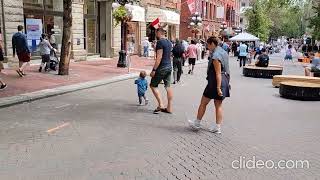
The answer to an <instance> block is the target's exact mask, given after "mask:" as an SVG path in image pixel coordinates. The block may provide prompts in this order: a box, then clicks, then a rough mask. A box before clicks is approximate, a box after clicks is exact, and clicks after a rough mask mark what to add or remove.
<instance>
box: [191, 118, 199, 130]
mask: <svg viewBox="0 0 320 180" xmlns="http://www.w3.org/2000/svg"><path fill="white" fill-rule="evenodd" d="M188 122H189V126H190V127H191V128H192V129H193V130H196V131H198V130H199V129H200V128H201V124H200V120H188Z"/></svg>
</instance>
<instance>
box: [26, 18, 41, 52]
mask: <svg viewBox="0 0 320 180" xmlns="http://www.w3.org/2000/svg"><path fill="white" fill-rule="evenodd" d="M26 30H27V39H28V45H29V46H30V47H32V50H33V51H35V50H36V48H37V46H38V45H39V43H40V37H41V34H42V19H33V18H27V19H26Z"/></svg>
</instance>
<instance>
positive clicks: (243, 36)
mask: <svg viewBox="0 0 320 180" xmlns="http://www.w3.org/2000/svg"><path fill="white" fill-rule="evenodd" d="M229 40H230V41H258V40H259V38H257V37H256V36H254V35H252V34H249V33H240V34H238V35H236V36H235V37H233V38H231V39H229Z"/></svg>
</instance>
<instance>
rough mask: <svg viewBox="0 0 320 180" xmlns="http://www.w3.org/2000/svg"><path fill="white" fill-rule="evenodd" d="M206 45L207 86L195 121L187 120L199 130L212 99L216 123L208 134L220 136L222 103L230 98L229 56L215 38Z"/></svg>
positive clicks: (193, 127)
mask: <svg viewBox="0 0 320 180" xmlns="http://www.w3.org/2000/svg"><path fill="white" fill-rule="evenodd" d="M207 44H208V49H209V50H210V54H211V60H210V62H209V67H208V71H207V81H208V84H207V87H206V88H205V90H204V93H203V96H202V98H201V103H200V106H199V108H198V114H197V119H195V120H189V124H190V127H191V128H192V129H194V130H199V129H200V128H201V125H200V124H201V120H202V118H203V116H204V114H205V112H206V109H207V105H208V104H209V103H210V101H211V100H212V99H213V100H214V105H215V110H216V123H214V124H213V125H212V126H211V127H210V128H209V130H210V132H213V133H218V134H221V124H222V119H223V118H222V117H223V113H222V102H223V100H224V99H225V98H226V97H230V92H229V91H230V85H229V81H230V70H229V56H228V54H227V52H226V51H225V50H223V48H221V47H220V46H219V40H218V39H217V38H215V37H210V38H209V39H208V40H207Z"/></svg>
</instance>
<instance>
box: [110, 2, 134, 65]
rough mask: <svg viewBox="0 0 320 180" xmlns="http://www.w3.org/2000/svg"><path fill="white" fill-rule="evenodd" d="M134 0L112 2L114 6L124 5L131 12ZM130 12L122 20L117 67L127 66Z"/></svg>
mask: <svg viewBox="0 0 320 180" xmlns="http://www.w3.org/2000/svg"><path fill="white" fill-rule="evenodd" d="M133 2H134V0H115V3H113V4H112V6H113V7H114V8H116V7H119V6H123V7H124V8H125V9H126V10H127V12H129V13H130V11H131V8H130V6H128V5H129V3H130V4H133ZM129 16H131V15H130V14H129V15H128V16H127V17H125V18H123V19H122V20H121V50H120V51H119V60H118V64H117V67H127V60H126V58H127V26H128V24H127V22H128V21H130V19H131V17H129Z"/></svg>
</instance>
